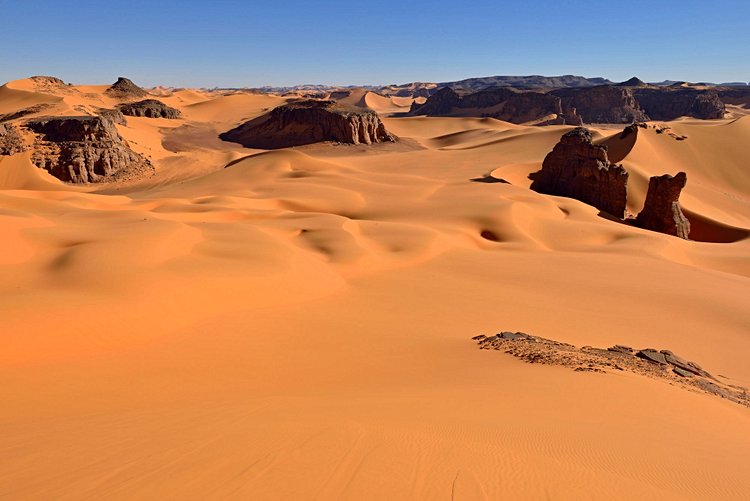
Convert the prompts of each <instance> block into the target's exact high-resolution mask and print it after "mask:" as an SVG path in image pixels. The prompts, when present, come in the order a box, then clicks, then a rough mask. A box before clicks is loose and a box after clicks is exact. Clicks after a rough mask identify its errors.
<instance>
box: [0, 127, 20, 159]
mask: <svg viewBox="0 0 750 501" xmlns="http://www.w3.org/2000/svg"><path fill="white" fill-rule="evenodd" d="M24 149H25V147H24V145H23V139H22V138H21V134H19V133H18V129H16V128H15V127H14V126H12V125H10V124H0V155H13V154H15V153H21V152H22V151H24Z"/></svg>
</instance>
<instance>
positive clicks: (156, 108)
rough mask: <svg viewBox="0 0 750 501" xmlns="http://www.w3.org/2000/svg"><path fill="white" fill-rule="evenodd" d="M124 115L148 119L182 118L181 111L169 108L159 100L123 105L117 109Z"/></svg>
mask: <svg viewBox="0 0 750 501" xmlns="http://www.w3.org/2000/svg"><path fill="white" fill-rule="evenodd" d="M117 109H118V110H120V112H121V113H122V114H123V115H127V116H130V117H147V118H169V119H177V118H180V116H181V113H180V110H178V109H176V108H172V107H171V106H167V105H166V104H164V103H162V102H161V101H159V100H157V99H144V100H143V101H136V102H133V103H126V104H121V105H119V106H118V107H117Z"/></svg>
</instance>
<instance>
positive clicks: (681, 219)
mask: <svg viewBox="0 0 750 501" xmlns="http://www.w3.org/2000/svg"><path fill="white" fill-rule="evenodd" d="M685 184H687V175H686V174H685V173H684V172H680V173H678V174H677V175H676V176H670V175H669V174H664V175H663V176H654V177H652V178H651V179H650V180H649V182H648V193H647V194H646V202H645V204H644V205H643V210H642V211H641V213H640V214H638V217H636V219H635V225H636V226H638V227H640V228H644V229H647V230H653V231H658V232H661V233H666V234H668V235H674V236H676V237H680V238H685V239H687V238H688V236H689V235H690V222H689V221H688V219H687V218H686V217H685V214H683V213H682V209H681V208H680V202H679V198H680V192H681V191H682V189H683V188H684V187H685Z"/></svg>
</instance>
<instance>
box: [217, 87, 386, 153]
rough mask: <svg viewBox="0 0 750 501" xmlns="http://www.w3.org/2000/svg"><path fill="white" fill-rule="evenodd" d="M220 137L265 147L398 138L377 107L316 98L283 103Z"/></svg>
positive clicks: (273, 147) (247, 145)
mask: <svg viewBox="0 0 750 501" xmlns="http://www.w3.org/2000/svg"><path fill="white" fill-rule="evenodd" d="M219 137H220V138H221V139H223V140H225V141H232V142H235V143H240V144H241V145H243V146H245V147H247V148H263V149H276V148H287V147H291V146H301V145H305V144H312V143H318V142H322V141H334V142H339V143H350V144H372V143H379V142H386V141H389V142H392V141H395V140H396V137H395V136H393V135H392V134H390V133H388V131H387V130H386V129H385V126H384V125H383V122H381V121H380V117H378V115H377V113H375V112H374V111H372V110H367V109H364V108H355V107H348V106H345V105H341V104H338V103H336V102H335V101H330V100H324V101H320V100H314V99H307V100H302V101H296V102H292V103H289V104H285V105H282V106H279V107H277V108H274V109H273V110H272V111H271V112H270V113H268V114H266V115H263V116H261V117H259V118H256V119H254V120H251V121H249V122H245V123H244V124H242V125H240V126H238V127H236V128H234V129H232V130H229V131H227V132H224V133H222V134H220V135H219Z"/></svg>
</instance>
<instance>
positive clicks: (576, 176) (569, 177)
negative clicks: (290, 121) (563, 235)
mask: <svg viewBox="0 0 750 501" xmlns="http://www.w3.org/2000/svg"><path fill="white" fill-rule="evenodd" d="M529 177H530V178H531V179H532V180H533V182H532V184H531V189H532V190H534V191H537V192H539V193H546V194H548V195H557V196H563V197H571V198H575V199H577V200H580V201H582V202H584V203H587V204H589V205H593V206H594V207H596V208H597V209H599V210H602V211H604V212H607V213H609V214H611V215H613V216H615V217H618V218H621V219H622V218H623V217H624V216H625V205H626V201H627V183H628V173H627V172H625V169H624V168H623V167H622V166H621V165H615V164H612V163H611V162H610V161H609V158H608V157H607V147H606V146H602V145H595V144H593V143H592V142H591V132H589V131H588V129H585V128H583V127H578V128H575V129H573V130H572V131H570V132H567V133H565V134H564V135H563V136H562V138H560V142H559V143H557V145H555V147H554V149H553V150H552V151H551V152H550V153H549V154H547V156H546V157H545V159H544V163H543V164H542V170H540V171H538V172H535V173H533V174H531V175H530V176H529Z"/></svg>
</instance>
